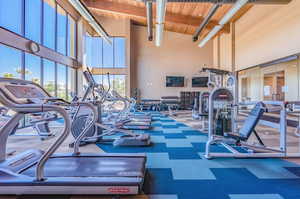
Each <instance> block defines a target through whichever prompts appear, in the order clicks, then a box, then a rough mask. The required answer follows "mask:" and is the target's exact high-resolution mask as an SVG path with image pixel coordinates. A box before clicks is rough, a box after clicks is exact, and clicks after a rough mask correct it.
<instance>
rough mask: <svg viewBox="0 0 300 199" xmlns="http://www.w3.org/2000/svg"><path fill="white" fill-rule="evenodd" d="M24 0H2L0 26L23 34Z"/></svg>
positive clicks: (0, 2)
mask: <svg viewBox="0 0 300 199" xmlns="http://www.w3.org/2000/svg"><path fill="white" fill-rule="evenodd" d="M22 2H23V1H22V0H0V26H2V27H4V28H6V29H8V30H10V31H12V32H15V33H17V34H22V13H23V12H22V7H23V5H22V4H23V3H22Z"/></svg>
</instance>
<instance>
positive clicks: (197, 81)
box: [192, 77, 208, 87]
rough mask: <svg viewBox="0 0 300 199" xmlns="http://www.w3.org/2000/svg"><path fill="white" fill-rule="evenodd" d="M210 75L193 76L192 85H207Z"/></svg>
mask: <svg viewBox="0 0 300 199" xmlns="http://www.w3.org/2000/svg"><path fill="white" fill-rule="evenodd" d="M207 83H208V77H193V78H192V87H207Z"/></svg>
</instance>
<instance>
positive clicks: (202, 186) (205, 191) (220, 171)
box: [97, 112, 300, 199]
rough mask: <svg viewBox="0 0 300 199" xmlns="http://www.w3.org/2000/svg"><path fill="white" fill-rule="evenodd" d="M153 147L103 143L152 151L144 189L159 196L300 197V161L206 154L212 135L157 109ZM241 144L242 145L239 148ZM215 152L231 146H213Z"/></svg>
mask: <svg viewBox="0 0 300 199" xmlns="http://www.w3.org/2000/svg"><path fill="white" fill-rule="evenodd" d="M153 119H154V120H153V124H152V127H153V128H152V130H148V131H137V133H144V132H145V133H149V134H150V135H151V140H152V145H151V146H148V147H113V146H112V145H109V144H97V145H98V146H99V147H100V148H101V149H102V150H104V151H105V152H108V153H146V154H147V175H146V180H145V184H144V188H143V189H144V192H145V194H147V195H149V197H150V198H153V199H154V198H155V199H300V166H299V165H297V164H294V163H291V162H287V161H285V160H281V159H272V158H266V159H235V158H218V159H213V160H207V159H205V158H204V157H203V154H204V152H205V143H206V140H207V135H206V134H204V133H201V132H199V131H197V130H194V129H192V128H190V127H188V126H187V125H185V124H182V123H179V122H176V121H175V120H173V119H170V118H168V117H166V116H164V115H161V114H159V113H157V112H156V113H154V114H153ZM239 150H240V149H239ZM212 151H213V152H228V151H227V150H226V149H225V148H224V147H222V146H218V145H216V146H212Z"/></svg>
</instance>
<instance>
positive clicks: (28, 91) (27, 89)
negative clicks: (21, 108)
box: [0, 80, 49, 104]
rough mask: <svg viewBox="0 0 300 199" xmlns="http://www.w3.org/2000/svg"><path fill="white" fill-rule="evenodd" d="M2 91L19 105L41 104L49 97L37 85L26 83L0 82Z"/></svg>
mask: <svg viewBox="0 0 300 199" xmlns="http://www.w3.org/2000/svg"><path fill="white" fill-rule="evenodd" d="M0 89H1V90H2V92H3V93H4V94H5V95H6V96H7V97H9V98H10V100H12V101H13V102H14V103H17V104H29V103H37V102H41V100H43V99H45V98H49V95H48V94H47V93H46V92H45V91H44V90H43V89H42V88H40V87H38V86H37V85H35V84H30V83H28V82H27V81H26V83H25V81H24V82H22V80H20V83H16V82H8V81H6V82H0Z"/></svg>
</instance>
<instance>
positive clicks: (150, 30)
mask: <svg viewBox="0 0 300 199" xmlns="http://www.w3.org/2000/svg"><path fill="white" fill-rule="evenodd" d="M146 10H147V31H148V40H149V41H152V40H153V14H152V2H151V1H147V2H146Z"/></svg>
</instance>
